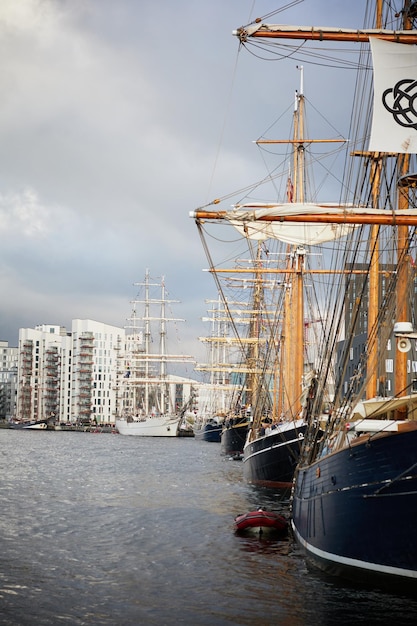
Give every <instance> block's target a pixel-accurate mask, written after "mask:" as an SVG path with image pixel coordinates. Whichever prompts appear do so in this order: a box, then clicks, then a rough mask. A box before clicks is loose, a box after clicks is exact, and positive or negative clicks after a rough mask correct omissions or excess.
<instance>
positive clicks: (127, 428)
mask: <svg viewBox="0 0 417 626" xmlns="http://www.w3.org/2000/svg"><path fill="white" fill-rule="evenodd" d="M179 424H180V418H179V417H174V418H172V417H169V416H167V417H165V416H164V415H160V416H155V417H153V416H148V417H143V418H137V419H134V418H133V417H128V418H119V419H116V428H117V430H118V431H119V433H120V434H121V435H134V436H136V437H138V436H141V437H178V436H179Z"/></svg>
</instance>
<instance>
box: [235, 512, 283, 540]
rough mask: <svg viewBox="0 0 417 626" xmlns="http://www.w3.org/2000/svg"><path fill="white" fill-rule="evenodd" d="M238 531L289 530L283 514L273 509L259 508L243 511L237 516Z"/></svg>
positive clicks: (279, 531) (236, 527)
mask: <svg viewBox="0 0 417 626" xmlns="http://www.w3.org/2000/svg"><path fill="white" fill-rule="evenodd" d="M235 529H236V532H247V531H250V532H255V533H260V534H262V533H263V532H264V531H274V532H275V533H279V534H284V533H286V532H287V530H288V522H287V520H286V519H285V517H283V516H282V515H279V514H278V513H274V512H273V511H264V510H263V509H257V510H256V511H249V512H248V513H242V514H241V515H237V516H236V517H235Z"/></svg>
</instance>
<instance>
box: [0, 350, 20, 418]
mask: <svg viewBox="0 0 417 626" xmlns="http://www.w3.org/2000/svg"><path fill="white" fill-rule="evenodd" d="M17 362H18V349H17V347H10V346H9V343H8V342H7V341H0V421H9V420H10V419H11V417H12V416H13V415H14V414H15V411H16V396H17Z"/></svg>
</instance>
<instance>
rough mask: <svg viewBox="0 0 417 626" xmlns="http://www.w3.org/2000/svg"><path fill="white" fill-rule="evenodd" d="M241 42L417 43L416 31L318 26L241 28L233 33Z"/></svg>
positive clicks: (267, 25) (269, 25)
mask: <svg viewBox="0 0 417 626" xmlns="http://www.w3.org/2000/svg"><path fill="white" fill-rule="evenodd" d="M233 34H234V35H236V36H237V37H238V38H239V39H240V41H242V42H244V41H247V40H248V39H304V40H306V41H345V42H353V43H363V42H366V41H369V39H370V38H371V37H378V39H384V40H385V41H393V42H395V43H406V44H415V43H417V31H416V30H386V29H382V28H381V29H364V30H355V29H349V28H326V27H323V28H320V27H317V26H300V27H299V28H296V29H294V27H292V26H285V25H281V24H279V25H276V24H262V25H261V26H259V28H256V29H255V28H253V27H251V26H250V27H247V28H245V27H241V28H238V29H237V30H235V31H233Z"/></svg>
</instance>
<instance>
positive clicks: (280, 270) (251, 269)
mask: <svg viewBox="0 0 417 626" xmlns="http://www.w3.org/2000/svg"><path fill="white" fill-rule="evenodd" d="M203 271H205V272H210V274H296V273H297V272H298V270H297V269H295V268H293V267H287V268H272V267H270V268H269V269H263V268H256V267H247V268H243V267H241V268H239V269H236V268H230V269H227V268H219V267H216V268H214V267H213V268H211V269H208V270H203ZM303 272H304V274H368V270H367V269H366V270H355V269H347V270H344V269H339V270H338V269H334V270H330V269H329V270H323V269H308V268H304V270H303ZM389 273H390V272H387V270H381V274H383V275H384V276H387V274H389ZM242 280H243V279H242ZM263 282H265V283H270V282H271V279H270V278H268V279H265V280H264V281H263ZM243 312H244V313H250V312H251V311H246V310H245V311H243Z"/></svg>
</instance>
